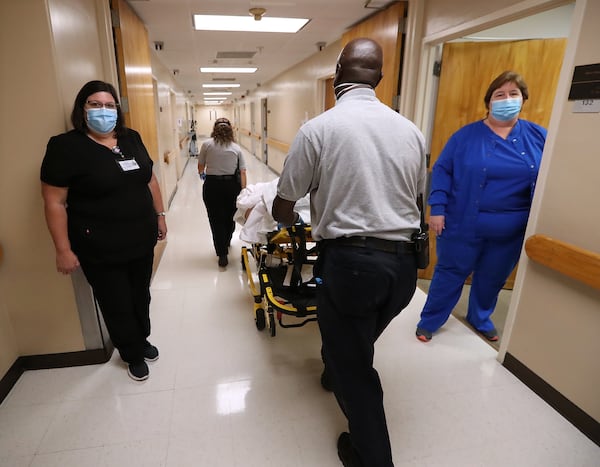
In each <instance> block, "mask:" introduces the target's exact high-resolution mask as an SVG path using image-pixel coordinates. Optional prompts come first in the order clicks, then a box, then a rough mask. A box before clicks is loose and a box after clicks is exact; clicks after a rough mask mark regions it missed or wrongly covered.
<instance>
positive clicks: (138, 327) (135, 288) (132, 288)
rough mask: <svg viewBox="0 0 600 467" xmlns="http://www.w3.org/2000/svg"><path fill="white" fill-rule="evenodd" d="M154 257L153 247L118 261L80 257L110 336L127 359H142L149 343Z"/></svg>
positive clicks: (131, 360)
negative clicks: (98, 260) (107, 261)
mask: <svg viewBox="0 0 600 467" xmlns="http://www.w3.org/2000/svg"><path fill="white" fill-rule="evenodd" d="M153 260H154V251H151V253H150V254H148V255H146V256H144V257H141V258H136V259H132V260H128V261H124V262H121V263H109V264H97V263H90V262H86V261H85V260H83V261H82V260H81V258H80V263H81V269H82V270H83V273H84V274H85V277H86V278H87V280H88V282H89V284H90V286H91V287H92V290H93V291H94V295H95V297H96V300H97V302H98V305H99V306H100V311H101V312H102V316H103V317H104V323H105V324H106V328H107V329H108V334H109V335H110V339H111V340H112V342H113V344H114V345H115V347H116V348H117V350H118V351H119V354H120V355H121V358H122V359H123V360H124V361H125V362H127V363H139V362H141V361H143V360H144V347H145V346H146V345H148V341H147V340H146V339H147V338H148V336H149V335H150V280H151V278H152V263H153Z"/></svg>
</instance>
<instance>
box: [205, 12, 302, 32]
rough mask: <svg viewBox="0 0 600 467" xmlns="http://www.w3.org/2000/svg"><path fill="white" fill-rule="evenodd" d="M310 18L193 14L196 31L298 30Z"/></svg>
mask: <svg viewBox="0 0 600 467" xmlns="http://www.w3.org/2000/svg"><path fill="white" fill-rule="evenodd" d="M309 21H310V20H308V19H306V18H270V17H268V16H266V17H263V18H261V20H260V21H256V20H255V19H254V18H253V17H252V16H224V15H194V28H195V29H196V30H197V31H244V32H284V33H294V32H298V31H299V30H300V29H301V28H302V27H303V26H304V25H305V24H306V23H308V22H309Z"/></svg>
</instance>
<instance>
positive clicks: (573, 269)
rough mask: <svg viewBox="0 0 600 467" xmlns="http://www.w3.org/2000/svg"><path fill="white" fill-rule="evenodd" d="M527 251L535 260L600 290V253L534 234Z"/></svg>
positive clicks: (527, 242)
mask: <svg viewBox="0 0 600 467" xmlns="http://www.w3.org/2000/svg"><path fill="white" fill-rule="evenodd" d="M525 252H526V253H527V256H529V258H531V259H532V260H533V261H535V262H537V263H540V264H543V265H544V266H546V267H548V268H550V269H553V270H555V271H558V272H560V273H561V274H564V275H565V276H568V277H571V278H572V279H575V280H577V281H579V282H582V283H584V284H586V285H589V286H590V287H593V288H595V289H597V290H600V254H598V253H594V252H592V251H589V250H585V249H583V248H580V247H578V246H575V245H571V244H569V243H565V242H563V241H561V240H556V239H554V238H551V237H548V236H547V235H541V234H536V235H532V236H531V237H529V238H528V239H527V241H526V242H525Z"/></svg>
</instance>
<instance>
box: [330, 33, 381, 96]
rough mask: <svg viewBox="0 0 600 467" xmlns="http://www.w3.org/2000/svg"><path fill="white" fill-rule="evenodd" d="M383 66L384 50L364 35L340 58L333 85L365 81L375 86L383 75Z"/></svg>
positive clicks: (348, 47)
mask: <svg viewBox="0 0 600 467" xmlns="http://www.w3.org/2000/svg"><path fill="white" fill-rule="evenodd" d="M382 66H383V51H382V50H381V47H380V45H379V44H378V43H377V42H375V41H374V40H371V39H367V38H364V37H363V38H359V39H354V40H352V41H350V42H349V43H348V44H347V45H346V47H344V49H343V50H342V53H341V54H340V57H339V58H338V62H337V65H336V70H335V80H334V82H333V85H334V86H337V85H338V84H341V83H363V84H368V85H369V86H371V87H373V88H374V87H375V86H377V85H378V84H379V81H380V80H381V78H382V76H383V74H382V73H381V67H382Z"/></svg>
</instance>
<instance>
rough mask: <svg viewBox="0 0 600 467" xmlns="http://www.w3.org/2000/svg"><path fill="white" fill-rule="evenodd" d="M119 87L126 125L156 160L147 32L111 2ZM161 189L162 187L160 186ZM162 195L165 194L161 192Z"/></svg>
mask: <svg viewBox="0 0 600 467" xmlns="http://www.w3.org/2000/svg"><path fill="white" fill-rule="evenodd" d="M111 9H112V10H113V11H114V12H115V13H114V15H115V16H116V17H117V18H118V20H117V22H116V23H117V24H115V25H114V33H115V49H116V55H117V69H118V72H119V87H120V94H121V101H122V103H126V105H124V106H123V107H122V109H121V110H122V111H123V116H124V118H125V124H126V125H127V126H128V127H130V128H133V129H134V130H137V131H138V132H139V133H140V135H141V136H142V140H143V141H144V144H145V146H146V148H147V149H148V153H149V154H150V157H152V159H153V160H154V162H157V161H158V156H159V154H158V134H157V129H156V106H155V96H154V86H153V80H152V62H151V58H150V46H149V40H148V32H147V31H146V27H145V26H144V24H143V23H142V21H141V20H140V19H139V18H138V16H137V15H136V14H135V12H134V11H133V10H132V9H131V7H130V6H129V4H128V3H127V2H126V1H125V0H112V1H111ZM161 188H162V189H163V190H164V186H162V187H161ZM163 196H164V191H163Z"/></svg>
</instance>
